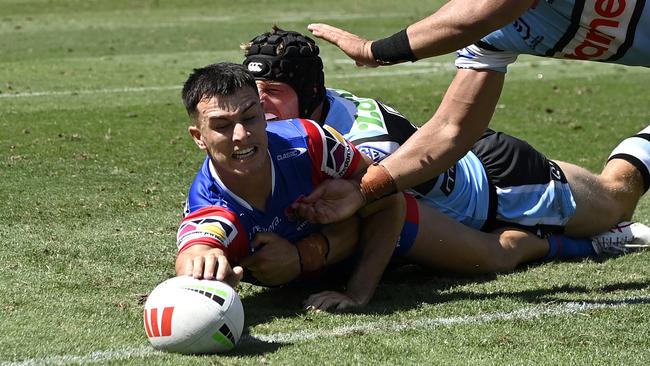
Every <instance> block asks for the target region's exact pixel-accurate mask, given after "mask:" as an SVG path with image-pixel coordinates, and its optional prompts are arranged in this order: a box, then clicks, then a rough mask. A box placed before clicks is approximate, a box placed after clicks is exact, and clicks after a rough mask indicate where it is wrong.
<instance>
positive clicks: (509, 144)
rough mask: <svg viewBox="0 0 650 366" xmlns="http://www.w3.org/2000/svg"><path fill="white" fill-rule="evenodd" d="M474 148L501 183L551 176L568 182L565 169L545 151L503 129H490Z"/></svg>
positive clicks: (543, 179)
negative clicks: (563, 171)
mask: <svg viewBox="0 0 650 366" xmlns="http://www.w3.org/2000/svg"><path fill="white" fill-rule="evenodd" d="M472 152H474V154H476V156H477V157H478V158H479V159H480V160H481V162H482V163H483V166H484V167H485V171H486V172H487V175H488V177H489V179H490V180H491V181H492V183H493V184H494V185H495V186H497V187H516V186H523V185H531V184H546V183H548V182H549V181H550V180H551V179H554V180H558V181H561V182H566V178H565V177H564V174H563V173H562V171H561V170H559V168H558V167H557V166H556V165H554V164H551V161H550V160H549V159H547V158H546V156H544V154H542V153H540V152H539V151H537V150H535V149H534V148H533V147H532V146H531V145H530V144H528V143H527V142H525V141H523V140H520V139H518V138H515V137H512V136H510V135H507V134H504V133H502V132H495V131H493V130H490V129H488V130H486V131H485V132H484V133H483V136H481V138H480V139H479V140H478V141H477V142H476V143H475V144H474V146H473V147H472ZM551 175H553V177H551Z"/></svg>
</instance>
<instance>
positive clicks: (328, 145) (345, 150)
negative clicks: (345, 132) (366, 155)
mask: <svg viewBox="0 0 650 366" xmlns="http://www.w3.org/2000/svg"><path fill="white" fill-rule="evenodd" d="M323 132H324V135H325V159H324V160H323V169H322V171H323V172H325V173H327V174H328V175H329V176H331V177H334V178H340V177H343V176H344V175H345V173H346V172H347V170H348V168H349V167H350V165H351V164H352V158H353V157H354V151H353V149H352V146H351V145H350V143H349V142H347V141H346V140H345V138H343V136H341V134H340V133H338V131H336V130H335V129H333V128H332V127H330V126H328V125H325V126H323Z"/></svg>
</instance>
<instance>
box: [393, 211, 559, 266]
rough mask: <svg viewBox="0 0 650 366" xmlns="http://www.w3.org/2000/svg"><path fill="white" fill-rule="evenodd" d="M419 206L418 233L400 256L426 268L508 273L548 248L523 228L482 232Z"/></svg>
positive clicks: (543, 254) (539, 256)
mask: <svg viewBox="0 0 650 366" xmlns="http://www.w3.org/2000/svg"><path fill="white" fill-rule="evenodd" d="M419 208H420V219H419V223H420V224H419V229H418V234H417V237H416V240H415V243H414V244H413V246H412V247H411V249H410V250H409V251H408V252H407V253H406V254H405V255H404V257H405V258H406V259H407V260H409V261H411V262H414V263H417V264H420V265H422V266H424V267H427V268H431V269H435V270H442V271H448V272H452V273H457V274H464V275H476V274H485V273H495V272H508V271H512V270H514V269H515V268H516V267H517V266H518V265H520V264H522V263H526V262H530V261H533V260H537V259H542V258H544V257H545V255H546V254H547V253H548V251H549V244H548V242H547V241H546V240H545V239H540V238H539V237H537V236H535V235H533V234H531V233H528V232H525V231H521V230H509V229H503V230H501V231H499V232H496V233H484V232H480V231H478V230H475V229H471V228H469V227H467V226H465V225H463V224H461V223H459V222H457V221H455V220H453V219H452V218H450V217H448V216H446V215H444V214H442V213H440V212H438V211H436V210H434V209H431V208H430V207H428V206H425V205H419Z"/></svg>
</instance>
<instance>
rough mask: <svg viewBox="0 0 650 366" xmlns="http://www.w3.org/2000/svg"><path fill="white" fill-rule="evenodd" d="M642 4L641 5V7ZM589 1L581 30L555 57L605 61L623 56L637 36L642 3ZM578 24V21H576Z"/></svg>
mask: <svg viewBox="0 0 650 366" xmlns="http://www.w3.org/2000/svg"><path fill="white" fill-rule="evenodd" d="M639 3H640V4H639ZM639 3H637V1H636V0H587V1H585V4H584V9H583V11H582V15H581V18H580V19H579V22H580V27H577V30H576V33H575V34H574V35H573V38H572V39H571V40H569V42H568V43H567V44H566V45H565V46H564V47H563V48H562V49H561V50H560V51H559V52H557V53H556V54H555V56H556V57H566V58H573V59H579V60H606V59H609V58H611V57H614V56H617V54H618V53H619V52H621V53H624V52H625V51H627V47H629V43H630V41H631V39H630V40H628V38H629V37H633V36H634V27H636V21H635V20H634V14H635V12H638V11H641V10H642V9H636V8H639V7H640V5H642V3H643V1H640V2H639ZM573 21H574V22H576V21H578V20H577V19H574V20H573Z"/></svg>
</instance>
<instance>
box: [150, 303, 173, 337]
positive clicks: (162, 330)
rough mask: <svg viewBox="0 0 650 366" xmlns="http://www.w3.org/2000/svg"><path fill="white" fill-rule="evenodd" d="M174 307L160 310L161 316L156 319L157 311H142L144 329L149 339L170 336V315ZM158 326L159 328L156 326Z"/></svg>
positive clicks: (155, 309) (154, 309)
mask: <svg viewBox="0 0 650 366" xmlns="http://www.w3.org/2000/svg"><path fill="white" fill-rule="evenodd" d="M173 314H174V307H173V306H169V307H166V308H163V309H162V316H161V318H160V319H158V309H157V308H151V309H148V310H147V309H144V316H143V317H144V329H145V330H146V331H147V336H148V337H149V338H154V337H169V336H171V335H172V315H173ZM159 320H160V321H159ZM159 324H160V326H158V325H159Z"/></svg>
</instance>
